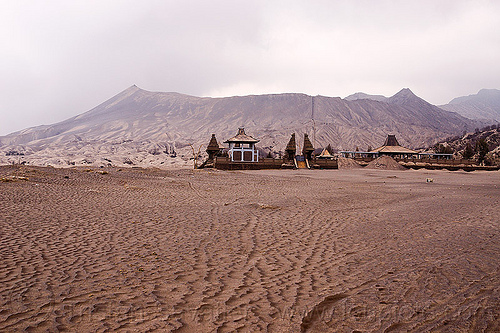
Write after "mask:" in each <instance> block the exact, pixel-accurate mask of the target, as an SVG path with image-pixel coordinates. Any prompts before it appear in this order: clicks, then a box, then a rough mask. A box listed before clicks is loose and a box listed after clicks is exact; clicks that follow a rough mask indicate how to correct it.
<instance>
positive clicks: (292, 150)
mask: <svg viewBox="0 0 500 333" xmlns="http://www.w3.org/2000/svg"><path fill="white" fill-rule="evenodd" d="M296 152H297V144H296V143H295V133H293V134H292V137H291V138H290V141H288V144H287V145H286V148H285V156H284V161H285V162H291V163H293V160H294V159H295V154H296Z"/></svg>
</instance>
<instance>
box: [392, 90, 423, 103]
mask: <svg viewBox="0 0 500 333" xmlns="http://www.w3.org/2000/svg"><path fill="white" fill-rule="evenodd" d="M417 100H421V98H420V97H418V96H417V95H415V94H414V93H413V91H411V90H410V89H408V88H403V89H401V90H400V91H399V92H398V93H397V94H395V95H394V96H392V97H389V99H388V102H389V103H392V104H406V103H408V102H414V101H417Z"/></svg>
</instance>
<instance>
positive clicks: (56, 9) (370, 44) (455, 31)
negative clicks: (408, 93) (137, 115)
mask: <svg viewBox="0 0 500 333" xmlns="http://www.w3.org/2000/svg"><path fill="white" fill-rule="evenodd" d="M0 43H1V51H0V89H1V90H0V115H1V119H0V135H4V134H7V133H10V132H13V131H16V130H20V129H24V128H26V127H30V126H35V125H41V124H51V123H54V122H58V121H61V120H64V119H67V118H69V117H72V116H75V115H77V114H80V113H82V112H85V111H87V110H89V109H91V108H93V107H94V106H96V105H98V104H100V103H101V102H103V101H105V100H107V99H108V98H110V97H112V96H114V95H116V94H117V93H119V92H120V91H122V90H124V89H126V88H128V87H129V86H131V85H133V84H136V85H137V86H139V87H140V88H142V89H145V90H150V91H175V92H180V93H185V94H190V95H195V96H232V95H248V94H263V93H280V92H301V93H307V94H310V95H318V94H319V95H325V96H340V97H346V96H347V95H350V94H352V93H355V92H358V91H362V92H366V93H370V94H381V95H386V96H390V95H393V94H395V93H396V92H398V91H399V90H400V89H401V88H404V87H408V88H410V89H411V90H412V91H413V92H414V93H415V94H417V95H418V96H420V97H422V98H424V99H425V100H427V101H429V102H431V103H433V104H438V105H439V104H446V103H448V102H449V101H450V100H451V99H452V98H454V97H458V96H463V95H469V94H475V93H477V92H478V91H479V90H480V89H481V88H497V89H500V1H494V0H492V1H481V0H474V1H460V0H450V1H439V0H418V1H416V0H412V1H403V0H394V1H384V0H380V1H376V0H365V1H355V0H346V1H335V0H324V1H319V0H318V1H311V0H309V1H293V0H286V1H253V0H244V1H238V0H227V1H218V0H203V1H202V0H198V1H195V0H193V1H186V0H179V1H167V0H163V1H148V0H140V1H125V0H122V1H118V0H117V1H106V0H96V1H92V0H83V1H71V0H61V1H38V0H37V1H23V0H15V1H11V0H0Z"/></svg>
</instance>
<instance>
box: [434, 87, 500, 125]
mask: <svg viewBox="0 0 500 333" xmlns="http://www.w3.org/2000/svg"><path fill="white" fill-rule="evenodd" d="M440 108H442V109H444V110H447V111H452V112H457V113H459V114H461V115H462V116H464V117H467V118H470V119H491V120H494V121H496V122H500V90H498V89H482V90H480V91H479V92H478V93H477V94H475V95H469V96H463V97H457V98H455V99H453V100H452V101H451V102H450V103H448V104H446V105H441V106H440Z"/></svg>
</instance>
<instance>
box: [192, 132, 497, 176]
mask: <svg viewBox="0 0 500 333" xmlns="http://www.w3.org/2000/svg"><path fill="white" fill-rule="evenodd" d="M259 141H260V140H258V139H256V138H254V137H252V136H251V135H248V134H246V133H245V129H244V128H239V129H238V132H237V133H236V135H235V136H233V137H231V138H230V139H228V140H226V141H224V143H225V144H228V146H229V147H225V146H222V145H221V144H220V143H219V142H218V141H217V138H216V137H215V134H212V137H211V139H210V142H209V144H208V146H207V149H206V152H207V154H208V158H207V160H206V161H205V162H204V163H203V164H202V165H201V166H200V168H217V169H221V170H257V169H338V158H337V157H336V156H334V155H333V154H332V152H331V151H329V150H328V149H326V148H322V149H320V150H318V151H317V153H316V154H315V152H316V150H315V148H314V146H313V144H312V143H311V140H310V139H309V136H308V135H307V134H304V140H303V145H302V150H299V151H300V152H301V154H300V155H297V151H298V149H297V143H296V140H295V133H292V134H291V137H290V140H289V141H288V144H287V145H286V147H285V152H284V156H283V157H280V158H271V157H263V156H259V150H258V149H257V147H256V144H257V143H258V142H259ZM339 155H340V157H342V158H348V159H352V160H354V161H356V163H358V164H359V165H360V166H365V165H367V164H368V163H369V162H371V161H373V160H375V159H377V158H379V157H382V156H389V157H391V158H392V159H394V160H395V161H397V162H398V163H399V164H401V165H403V166H405V167H407V168H413V169H420V168H426V169H448V170H458V169H464V170H468V171H471V170H478V169H481V170H490V169H491V168H492V167H487V166H478V165H474V164H473V161H471V160H464V159H453V154H443V153H428V152H427V153H423V152H418V151H416V150H412V149H409V148H406V147H403V146H401V145H400V144H399V142H398V140H397V139H396V136H395V135H391V134H389V135H388V136H387V138H386V140H385V142H384V144H383V145H382V146H380V147H378V148H375V149H373V150H370V151H358V150H356V151H340V152H339ZM494 168H495V170H496V169H498V167H494ZM492 170H493V169H492Z"/></svg>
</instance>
